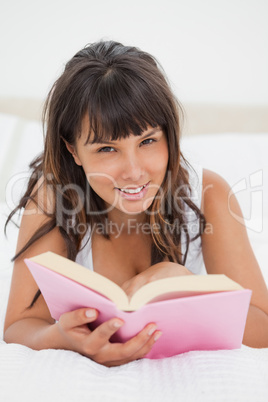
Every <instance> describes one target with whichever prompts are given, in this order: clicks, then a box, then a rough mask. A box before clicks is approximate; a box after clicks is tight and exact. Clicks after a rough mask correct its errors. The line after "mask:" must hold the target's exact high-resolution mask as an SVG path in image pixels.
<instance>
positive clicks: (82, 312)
mask: <svg viewBox="0 0 268 402" xmlns="http://www.w3.org/2000/svg"><path fill="white" fill-rule="evenodd" d="M97 316H98V312H97V310H95V309H93V308H81V309H78V310H74V311H70V312H68V313H64V314H62V315H61V316H60V319H59V323H60V325H61V326H62V327H63V328H64V329H66V330H70V329H72V328H75V327H79V326H81V325H84V324H89V323H91V322H93V321H95V320H96V318H97Z"/></svg>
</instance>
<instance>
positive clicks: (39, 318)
mask: <svg viewBox="0 0 268 402" xmlns="http://www.w3.org/2000/svg"><path fill="white" fill-rule="evenodd" d="M35 208H36V207H35V206H34V204H33V203H29V205H28V206H27V208H26V213H24V215H23V218H22V222H21V227H20V232H19V238H18V246H17V251H18V250H20V249H21V248H22V247H23V246H24V244H25V243H26V242H27V241H28V239H29V238H30V237H31V235H32V234H33V233H34V232H35V230H36V229H37V228H38V227H39V226H40V225H42V223H44V221H45V220H46V219H48V218H47V217H46V216H44V214H42V212H41V211H38V213H34V214H30V215H29V214H28V213H27V211H29V210H30V209H32V210H33V209H35ZM36 212H37V211H36ZM48 250H50V251H53V252H55V253H57V254H60V255H63V256H65V257H66V256H67V252H66V247H65V242H64V240H63V238H62V236H61V234H60V232H59V229H58V227H56V228H55V229H53V230H52V231H51V232H49V233H48V234H46V235H44V236H43V237H42V238H41V239H39V240H38V241H36V242H35V243H34V244H33V245H31V246H30V247H29V248H28V249H27V250H26V251H25V252H24V253H23V255H22V256H21V257H19V258H18V259H16V261H15V264H14V269H13V276H12V283H11V289H10V296H9V302H8V307H7V313H6V320H5V327H4V340H5V341H6V342H8V343H11V342H12V343H19V344H23V345H25V346H28V347H30V348H33V349H36V350H40V349H48V348H55V349H67V350H73V351H76V352H78V353H81V354H83V355H85V356H87V357H90V358H91V359H93V360H95V361H97V362H98V363H101V364H104V365H107V366H116V365H120V364H123V363H127V362H129V361H132V360H135V359H139V358H141V357H143V356H144V355H146V354H147V353H148V352H149V351H150V349H151V348H152V346H153V344H154V342H155V341H156V337H157V335H159V331H156V325H155V324H154V323H150V324H148V325H146V327H145V328H144V329H143V330H142V331H141V332H140V333H139V334H138V335H136V336H135V337H133V338H132V339H130V340H129V341H128V342H126V343H124V344H120V343H110V342H109V339H110V337H111V336H112V335H113V334H114V333H115V332H116V331H117V330H118V329H119V327H120V326H121V325H123V324H124V323H123V322H122V320H120V319H117V318H116V317H114V318H111V319H110V320H108V321H106V322H105V323H103V324H101V325H100V326H99V327H98V328H96V329H95V330H94V331H91V330H90V329H89V327H88V325H87V324H88V323H90V322H92V321H94V320H95V319H96V318H97V314H98V313H97V311H95V310H94V309H85V308H84V309H79V310H76V311H72V312H69V313H66V314H63V315H62V316H61V317H60V319H59V322H57V323H55V321H54V320H53V319H52V317H51V315H50V313H49V310H48V308H47V306H46V303H45V301H44V299H43V297H42V295H41V296H40V297H39V298H38V300H37V301H36V303H35V304H34V305H33V307H31V308H29V306H30V304H31V302H32V299H33V297H34V295H35V293H36V291H37V290H38V288H37V285H36V283H35V281H34V279H33V277H32V275H31V274H30V271H29V270H28V268H27V266H26V264H25V263H24V261H23V260H24V258H30V257H31V256H34V255H37V254H40V253H42V252H45V251H48ZM88 313H90V314H89V315H88Z"/></svg>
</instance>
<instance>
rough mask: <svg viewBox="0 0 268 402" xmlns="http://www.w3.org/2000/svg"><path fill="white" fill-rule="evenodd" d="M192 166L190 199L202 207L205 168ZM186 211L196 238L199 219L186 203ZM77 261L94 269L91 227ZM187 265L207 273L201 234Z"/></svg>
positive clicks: (196, 270) (190, 231)
mask: <svg viewBox="0 0 268 402" xmlns="http://www.w3.org/2000/svg"><path fill="white" fill-rule="evenodd" d="M191 166H192V168H190V167H188V166H186V168H187V170H188V172H189V183H190V186H191V189H192V194H191V196H190V199H191V200H192V201H193V202H194V204H195V205H196V206H197V207H198V208H200V206H201V198H202V178H203V169H202V167H201V166H200V165H197V164H195V163H191ZM185 213H186V214H187V228H188V233H189V235H190V238H191V239H192V238H194V237H195V235H196V234H197V233H198V232H199V219H198V218H197V217H196V215H195V213H194V211H193V210H192V209H191V208H189V207H188V206H187V205H185ZM181 251H182V253H183V255H184V254H185V251H186V236H185V234H184V232H182V244H181ZM76 262H77V263H78V264H81V265H83V266H84V267H86V268H88V269H91V270H92V271H93V270H94V267H93V257H92V247H91V239H90V229H89V230H88V232H87V233H86V235H85V236H84V238H83V240H82V244H81V248H80V251H79V252H78V254H77V256H76ZM184 265H185V267H186V268H187V269H189V271H191V272H192V273H193V274H198V275H202V274H206V269H205V265H204V261H203V255H202V249H201V237H200V236H199V237H198V238H197V239H196V240H194V241H192V242H190V243H189V249H188V254H187V259H186V262H185V264H184Z"/></svg>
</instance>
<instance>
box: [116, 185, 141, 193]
mask: <svg viewBox="0 0 268 402" xmlns="http://www.w3.org/2000/svg"><path fill="white" fill-rule="evenodd" d="M144 187H145V184H144V186H141V187H138V188H135V190H134V189H130V188H129V189H127V188H120V191H123V193H127V194H137V193H139V192H140V191H141V190H142V189H143V188H144Z"/></svg>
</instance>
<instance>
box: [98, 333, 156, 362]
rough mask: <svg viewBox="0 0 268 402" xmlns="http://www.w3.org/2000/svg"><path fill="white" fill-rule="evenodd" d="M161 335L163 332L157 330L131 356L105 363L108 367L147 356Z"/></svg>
mask: <svg viewBox="0 0 268 402" xmlns="http://www.w3.org/2000/svg"><path fill="white" fill-rule="evenodd" d="M161 335H162V332H161V331H158V330H156V331H155V332H153V334H152V335H151V336H150V337H149V339H148V340H147V342H146V343H145V344H144V345H143V346H142V347H141V348H140V349H139V350H138V351H136V352H135V353H134V354H132V355H131V356H129V357H127V358H124V359H122V360H117V361H109V362H106V363H105V365H106V366H107V367H112V366H118V365H121V364H126V363H129V362H131V361H134V360H137V359H141V358H143V357H145V356H146V355H147V354H148V353H149V352H150V350H151V349H152V347H153V345H154V344H155V342H157V340H158V339H159V338H160V336H161ZM118 345H119V344H118Z"/></svg>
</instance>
